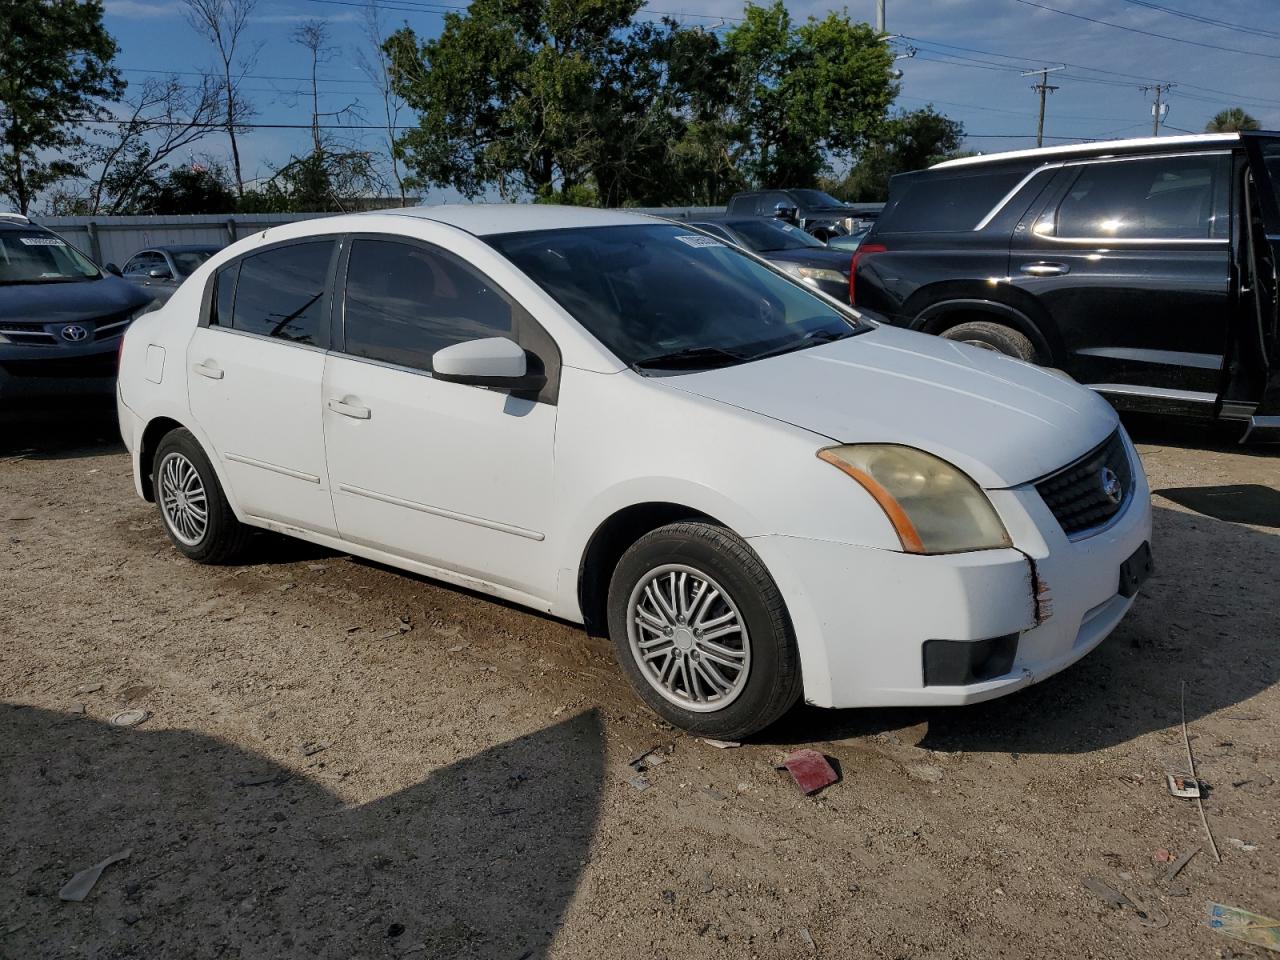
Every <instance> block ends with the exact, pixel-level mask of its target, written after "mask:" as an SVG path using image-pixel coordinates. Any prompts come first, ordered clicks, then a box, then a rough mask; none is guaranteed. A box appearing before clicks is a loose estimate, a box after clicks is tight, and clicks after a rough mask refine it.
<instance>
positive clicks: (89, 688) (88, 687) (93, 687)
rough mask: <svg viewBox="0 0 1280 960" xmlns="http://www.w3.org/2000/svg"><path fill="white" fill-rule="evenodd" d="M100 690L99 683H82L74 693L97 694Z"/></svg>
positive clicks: (100, 685)
mask: <svg viewBox="0 0 1280 960" xmlns="http://www.w3.org/2000/svg"><path fill="white" fill-rule="evenodd" d="M101 689H102V684H100V683H82V684H80V686H78V687H76V693H97V692H98V691H99V690H101Z"/></svg>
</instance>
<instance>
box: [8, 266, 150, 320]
mask: <svg viewBox="0 0 1280 960" xmlns="http://www.w3.org/2000/svg"><path fill="white" fill-rule="evenodd" d="M150 302H151V297H149V296H148V295H147V294H145V293H143V292H142V291H141V290H140V289H139V288H137V287H135V286H134V285H133V284H132V283H129V282H128V281H126V280H122V279H120V278H119V277H113V276H111V275H110V274H106V275H105V276H103V277H100V278H99V279H97V280H81V281H76V282H72V283H15V284H0V317H4V318H5V319H6V320H22V321H27V322H33V323H78V322H82V321H85V320H94V319H97V318H98V317H106V316H110V315H112V314H117V313H123V312H124V311H126V310H133V309H136V308H138V307H141V306H145V305H146V304H148V303H150Z"/></svg>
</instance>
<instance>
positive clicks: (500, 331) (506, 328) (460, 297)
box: [343, 240, 513, 370]
mask: <svg viewBox="0 0 1280 960" xmlns="http://www.w3.org/2000/svg"><path fill="white" fill-rule="evenodd" d="M346 291H347V292H346V303H345V307H344V310H343V329H344V331H345V334H346V352H347V353H349V354H352V355H353V356H357V357H368V358H370V359H371V360H384V361H386V362H388V363H395V364H398V365H400V366H403V367H413V368H415V369H418V370H430V369H431V356H432V354H434V353H435V352H436V351H437V350H439V349H441V348H442V347H447V346H450V345H452V344H455V343H461V342H463V341H464V340H477V339H480V338H482V337H507V336H511V334H512V331H513V326H512V310H511V304H510V303H509V302H508V301H507V299H506V297H505V296H504V295H503V294H501V293H499V292H498V290H497V289H496V288H495V287H494V286H493V284H491V283H490V282H489V281H488V280H487V279H486V278H485V277H484V276H482V275H481V274H479V273H477V272H475V271H474V270H472V269H470V268H468V267H465V266H463V265H462V264H461V263H460V262H459V261H457V260H455V259H454V258H453V257H450V256H448V255H446V254H444V253H441V252H438V251H434V250H430V249H427V248H425V247H419V246H415V245H410V244H407V243H396V242H394V241H386V240H356V241H355V242H354V243H352V245H351V261H350V264H349V266H348V267H347V288H346Z"/></svg>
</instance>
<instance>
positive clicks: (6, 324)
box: [0, 320, 54, 346]
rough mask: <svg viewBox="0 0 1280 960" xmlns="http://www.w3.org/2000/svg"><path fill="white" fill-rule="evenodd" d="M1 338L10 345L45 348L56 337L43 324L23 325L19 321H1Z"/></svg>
mask: <svg viewBox="0 0 1280 960" xmlns="http://www.w3.org/2000/svg"><path fill="white" fill-rule="evenodd" d="M0 337H3V338H4V339H5V340H7V341H8V342H9V343H20V344H23V345H24V346H36V345H40V346H45V345H48V344H51V343H53V342H54V336H53V334H52V333H49V332H48V331H47V330H46V329H45V325H44V324H43V323H22V322H19V321H17V320H0Z"/></svg>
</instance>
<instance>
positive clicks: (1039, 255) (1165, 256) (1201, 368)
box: [1010, 150, 1231, 414]
mask: <svg viewBox="0 0 1280 960" xmlns="http://www.w3.org/2000/svg"><path fill="white" fill-rule="evenodd" d="M1230 170H1231V154H1230V151H1228V150H1223V151H1209V152H1198V153H1188V154H1177V155H1163V156H1146V157H1110V158H1100V159H1097V160H1087V161H1080V162H1076V163H1068V164H1065V165H1064V166H1063V168H1062V170H1061V172H1060V173H1059V175H1058V179H1057V180H1055V182H1054V185H1053V187H1052V188H1051V189H1050V191H1049V192H1048V194H1047V199H1046V202H1045V203H1043V204H1041V205H1039V206H1038V207H1033V208H1032V210H1031V211H1029V212H1028V214H1027V218H1026V219H1025V220H1024V222H1023V223H1022V224H1020V225H1019V229H1018V230H1017V231H1015V234H1014V242H1013V246H1012V248H1011V252H1010V253H1011V255H1010V283H1012V284H1013V285H1014V286H1015V287H1017V288H1019V289H1021V290H1024V291H1025V292H1026V293H1028V294H1030V295H1031V296H1033V297H1034V298H1035V299H1036V300H1037V301H1038V302H1039V303H1040V304H1041V305H1042V306H1043V307H1044V308H1045V309H1047V310H1048V312H1049V314H1050V316H1051V318H1052V320H1053V323H1054V327H1055V328H1056V330H1057V332H1058V335H1059V336H1060V338H1061V343H1062V347H1063V349H1064V352H1065V356H1064V357H1063V358H1062V365H1063V366H1064V368H1065V369H1066V370H1067V372H1068V373H1070V374H1071V375H1072V376H1074V377H1075V378H1076V379H1077V380H1079V381H1080V382H1081V383H1085V384H1088V385H1090V386H1093V387H1094V388H1095V389H1098V390H1099V391H1101V392H1103V393H1106V394H1108V395H1110V396H1111V397H1112V398H1113V399H1116V400H1119V401H1121V402H1123V399H1124V398H1133V400H1134V402H1137V398H1145V402H1152V401H1154V402H1156V403H1158V404H1159V405H1160V406H1162V407H1170V408H1180V407H1187V408H1189V409H1192V410H1196V411H1198V412H1203V413H1205V414H1209V413H1212V411H1213V406H1214V404H1215V402H1216V401H1217V399H1218V390H1219V386H1220V382H1221V371H1222V363H1223V353H1224V350H1225V345H1226V335H1227V325H1228V320H1229V317H1230V315H1231V300H1230V289H1231V285H1230V275H1231V255H1230V182H1231V178H1230Z"/></svg>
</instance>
